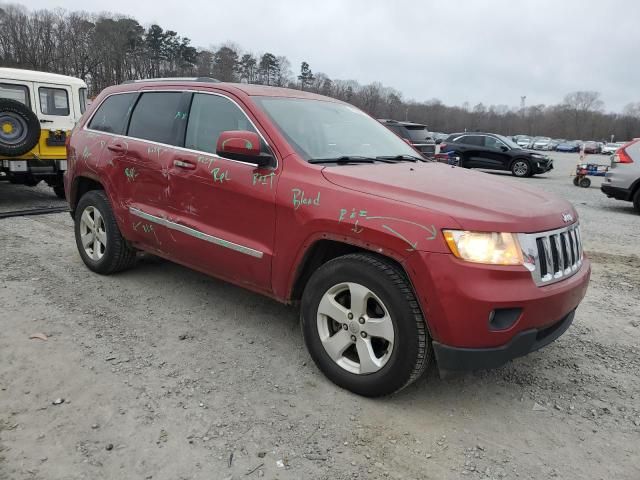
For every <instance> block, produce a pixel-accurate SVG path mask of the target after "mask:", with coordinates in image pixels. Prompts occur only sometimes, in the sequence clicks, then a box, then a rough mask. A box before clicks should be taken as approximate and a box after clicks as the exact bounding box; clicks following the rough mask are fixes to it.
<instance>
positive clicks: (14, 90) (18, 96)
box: [0, 83, 31, 107]
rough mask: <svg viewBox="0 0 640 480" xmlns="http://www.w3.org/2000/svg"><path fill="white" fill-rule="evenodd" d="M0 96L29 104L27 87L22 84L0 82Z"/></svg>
mask: <svg viewBox="0 0 640 480" xmlns="http://www.w3.org/2000/svg"><path fill="white" fill-rule="evenodd" d="M0 98H8V99H9V100H15V101H17V102H20V103H22V104H23V105H26V106H27V107H30V106H31V102H30V101H29V89H28V88H27V87H25V86H24V85H16V84H14V83H0Z"/></svg>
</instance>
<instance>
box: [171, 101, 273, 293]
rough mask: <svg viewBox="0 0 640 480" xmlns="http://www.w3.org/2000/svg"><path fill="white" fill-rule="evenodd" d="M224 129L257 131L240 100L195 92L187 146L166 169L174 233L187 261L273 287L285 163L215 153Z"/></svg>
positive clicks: (236, 279)
mask: <svg viewBox="0 0 640 480" xmlns="http://www.w3.org/2000/svg"><path fill="white" fill-rule="evenodd" d="M227 130H249V131H254V132H255V131H257V130H256V127H255V126H254V124H253V123H252V121H250V120H249V118H248V117H247V115H245V113H244V112H243V111H242V110H241V109H240V107H239V105H238V104H237V103H236V102H235V101H233V100H231V99H229V98H227V97H225V96H222V95H217V94H206V93H196V94H194V96H193V101H192V103H191V110H190V113H189V116H188V119H187V127H186V132H185V150H184V151H183V152H181V154H180V156H179V158H176V161H175V162H174V164H173V165H172V166H171V169H170V172H169V173H170V174H169V189H170V198H171V206H172V213H171V215H172V216H173V217H175V219H176V223H178V224H179V226H175V227H174V230H177V231H174V237H175V239H176V241H179V242H180V243H181V244H183V245H188V247H187V248H184V249H182V250H181V252H180V255H181V256H182V257H181V260H182V261H183V262H185V263H188V264H190V265H192V266H193V267H195V268H197V269H199V270H202V271H206V272H207V273H210V274H213V275H217V276H219V277H222V278H225V279H228V280H231V281H234V282H236V283H242V284H244V285H247V286H253V287H254V288H256V289H259V290H264V291H269V290H270V286H271V258H272V252H273V240H274V230H275V192H276V185H277V182H278V175H279V173H280V171H281V167H280V166H278V167H277V168H257V167H256V166H255V165H249V164H246V163H243V162H239V161H234V160H229V159H225V158H221V157H219V156H217V155H216V154H215V150H216V144H217V141H218V137H219V136H220V133H221V132H223V131H227ZM263 148H264V149H265V151H267V149H268V147H267V146H266V144H265V145H263ZM183 227H186V228H183Z"/></svg>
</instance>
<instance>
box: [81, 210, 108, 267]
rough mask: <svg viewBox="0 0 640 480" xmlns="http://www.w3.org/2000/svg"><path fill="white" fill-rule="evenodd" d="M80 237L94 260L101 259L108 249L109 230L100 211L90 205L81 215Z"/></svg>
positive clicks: (87, 252) (86, 251)
mask: <svg viewBox="0 0 640 480" xmlns="http://www.w3.org/2000/svg"><path fill="white" fill-rule="evenodd" d="M80 238H81V240H82V246H83V248H84V251H85V253H86V254H87V256H88V257H89V258H91V259H92V260H95V261H98V260H100V259H101V258H102V257H103V256H104V254H105V251H106V249H107V231H106V229H105V224H104V218H103V217H102V214H101V213H100V211H99V210H98V209H97V208H95V207H91V206H88V207H87V208H85V209H84V212H82V216H81V217H80Z"/></svg>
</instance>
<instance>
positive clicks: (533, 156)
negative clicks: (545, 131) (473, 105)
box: [440, 132, 553, 177]
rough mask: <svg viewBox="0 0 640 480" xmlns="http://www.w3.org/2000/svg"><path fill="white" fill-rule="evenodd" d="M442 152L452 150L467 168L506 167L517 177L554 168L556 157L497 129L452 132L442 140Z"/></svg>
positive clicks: (461, 164)
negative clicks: (523, 143) (533, 148)
mask: <svg viewBox="0 0 640 480" xmlns="http://www.w3.org/2000/svg"><path fill="white" fill-rule="evenodd" d="M440 152H445V153H446V152H453V153H454V155H457V156H458V158H459V159H460V162H459V165H460V166H461V167H464V168H487V169H492V170H507V171H511V173H512V174H513V175H515V176H516V177H530V176H531V175H534V174H536V173H545V172H548V171H549V170H551V169H553V160H551V159H550V158H549V157H548V156H547V155H543V154H541V153H537V152H533V151H530V150H523V149H522V148H521V147H520V146H519V145H518V144H517V143H515V142H513V141H512V140H511V139H509V138H507V137H503V136H502V135H496V134H494V133H479V132H464V133H453V134H451V135H449V137H447V139H446V140H445V141H444V142H442V143H441V144H440Z"/></svg>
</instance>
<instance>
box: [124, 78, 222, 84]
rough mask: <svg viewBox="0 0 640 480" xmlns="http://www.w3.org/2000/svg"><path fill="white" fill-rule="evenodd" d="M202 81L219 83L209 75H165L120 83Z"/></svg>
mask: <svg viewBox="0 0 640 480" xmlns="http://www.w3.org/2000/svg"><path fill="white" fill-rule="evenodd" d="M170 81H176V82H202V83H220V80H218V79H216V78H211V77H165V78H142V79H138V80H125V81H124V82H122V85H126V84H128V83H141V82H170Z"/></svg>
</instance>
